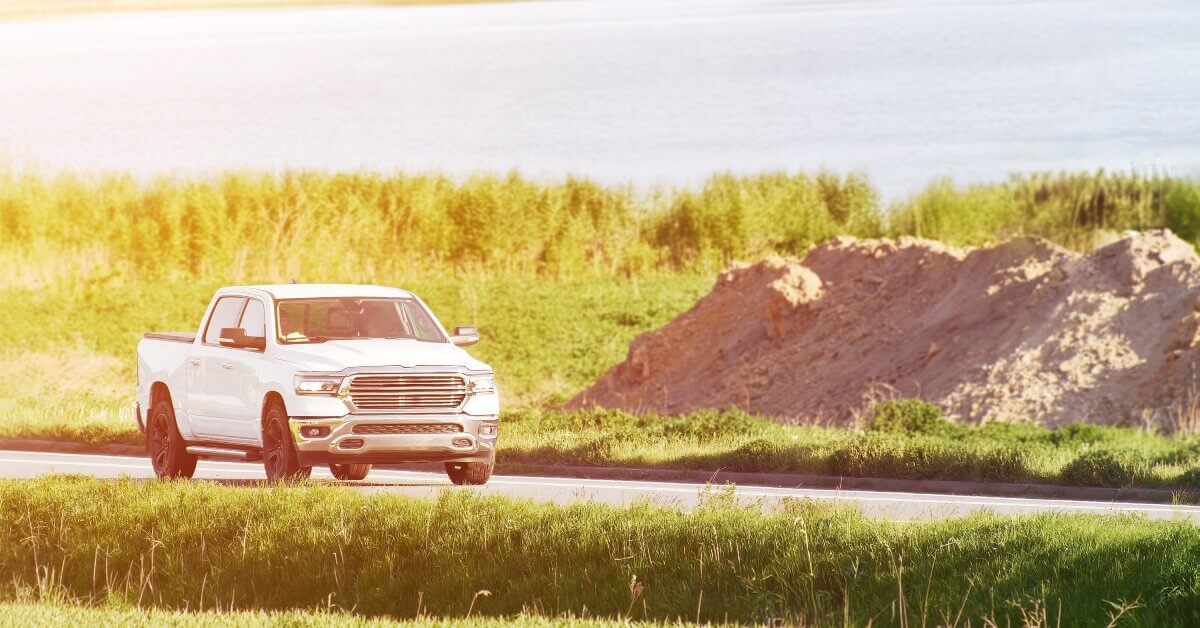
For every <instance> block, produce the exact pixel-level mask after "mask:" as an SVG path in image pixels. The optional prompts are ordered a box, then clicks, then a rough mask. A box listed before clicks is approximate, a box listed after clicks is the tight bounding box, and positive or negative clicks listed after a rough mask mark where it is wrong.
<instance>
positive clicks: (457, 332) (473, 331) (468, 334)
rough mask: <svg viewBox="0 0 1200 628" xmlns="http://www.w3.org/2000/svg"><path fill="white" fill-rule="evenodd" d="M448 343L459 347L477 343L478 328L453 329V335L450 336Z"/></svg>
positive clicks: (463, 327)
mask: <svg viewBox="0 0 1200 628" xmlns="http://www.w3.org/2000/svg"><path fill="white" fill-rule="evenodd" d="M450 342H453V343H454V344H456V345H458V346H460V347H469V346H471V345H473V344H475V343H477V342H479V328H478V327H469V326H462V327H455V328H454V333H453V334H452V335H451V336H450Z"/></svg>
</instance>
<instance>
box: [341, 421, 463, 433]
mask: <svg viewBox="0 0 1200 628" xmlns="http://www.w3.org/2000/svg"><path fill="white" fill-rule="evenodd" d="M462 431H463V428H462V426H461V425H459V424H457V423H391V424H364V425H355V426H354V433H355V434H458V433H460V432H462Z"/></svg>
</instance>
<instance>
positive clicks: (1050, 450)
mask: <svg viewBox="0 0 1200 628" xmlns="http://www.w3.org/2000/svg"><path fill="white" fill-rule="evenodd" d="M1198 190H1200V183H1198V182H1196V181H1193V180H1183V179H1171V178H1166V177H1160V176H1153V175H1151V176H1147V175H1140V174H1121V173H1115V174H1114V173H1103V172H1100V173H1094V174H1063V175H1027V176H1019V177H1014V178H1013V179H1011V180H1009V181H1006V182H1002V183H999V184H995V185H977V186H967V187H957V186H954V185H952V184H950V183H949V182H946V181H938V182H934V183H933V184H931V185H930V186H929V187H928V188H927V189H926V190H925V191H924V192H922V193H921V194H919V195H917V196H915V197H914V198H912V199H909V200H907V201H903V202H901V203H898V204H896V205H895V206H894V207H891V208H890V209H889V210H888V211H884V209H883V208H882V207H881V205H880V203H879V200H878V196H877V195H876V193H875V192H874V190H873V189H872V188H871V186H870V184H869V182H867V181H866V180H865V179H863V178H862V177H858V176H844V177H838V176H833V175H827V174H825V175H805V174H796V175H785V174H764V175H759V176H748V177H740V178H739V177H733V176H729V175H718V176H714V177H712V178H711V179H710V180H709V181H708V182H707V183H706V184H705V185H703V186H701V187H700V188H698V189H692V190H686V189H682V190H681V189H661V190H650V191H635V190H633V189H631V188H625V187H604V186H600V185H597V184H594V183H591V182H588V181H586V180H579V179H570V180H565V181H561V182H557V183H538V182H534V181H530V180H527V179H524V178H522V177H520V176H518V175H511V176H507V177H494V176H481V177H475V178H471V179H468V180H464V181H453V180H450V179H448V178H445V177H438V176H408V175H392V176H385V175H377V174H366V173H359V174H320V173H303V172H292V173H284V174H281V175H269V174H254V173H229V174H226V175H221V176H217V177H213V178H208V179H174V178H164V179H159V180H156V181H153V182H148V183H144V182H142V183H140V182H138V181H137V180H135V179H133V178H131V177H124V176H119V175H97V176H74V175H64V176H61V177H56V178H44V177H39V176H36V175H23V174H17V173H14V172H7V173H0V227H2V228H0V302H3V303H4V307H3V308H0V367H3V370H4V372H7V373H20V374H22V375H21V377H19V378H7V379H4V380H0V416H3V420H0V437H34V438H52V439H71V440H82V441H86V442H91V443H114V442H119V443H138V442H140V435H139V434H138V433H137V431H136V429H135V428H134V426H133V421H132V417H131V415H130V414H129V410H128V407H127V403H128V398H129V394H130V390H131V387H132V382H133V380H134V360H133V355H134V347H135V346H136V343H137V341H138V340H139V339H140V337H141V334H142V332H144V331H147V330H174V329H180V330H188V329H194V328H195V327H196V325H197V323H198V321H199V319H200V317H201V315H202V313H203V309H204V306H205V305H206V303H207V302H208V299H209V297H210V295H211V293H212V291H213V290H214V289H215V288H216V287H218V286H221V285H225V284H230V283H253V282H266V281H286V280H287V279H288V278H290V277H297V278H299V279H301V280H305V281H322V280H331V281H352V282H364V283H365V282H377V283H385V284H392V285H402V286H405V287H408V288H410V289H412V290H414V291H415V292H417V293H418V294H420V295H422V296H423V297H424V298H425V299H426V300H427V301H428V302H429V303H430V304H431V306H432V307H433V308H434V310H435V312H436V313H437V314H438V315H439V316H440V317H441V318H442V320H443V321H444V322H445V323H447V324H448V325H456V324H477V325H479V327H480V328H481V330H482V331H483V335H484V340H483V342H481V343H480V344H479V345H478V346H477V347H475V348H473V349H472V352H473V353H474V354H475V355H476V356H477V357H479V358H481V359H483V360H485V361H487V362H489V363H490V364H492V365H493V367H495V369H496V371H497V373H498V379H499V382H500V385H501V387H502V390H503V392H504V400H505V403H506V406H507V407H509V408H514V409H521V410H520V411H519V412H516V413H511V414H509V415H507V416H506V427H505V434H506V436H505V444H504V450H503V453H502V455H503V456H504V457H505V459H507V460H510V461H541V462H578V461H581V460H583V461H587V462H588V463H589V464H615V465H637V466H682V467H688V468H702V469H715V468H726V469H737V470H748V471H753V470H779V471H804V472H813V473H832V474H837V475H870V476H893V477H914V478H943V479H981V480H1007V481H1039V482H1042V481H1046V482H1065V483H1082V484H1093V485H1141V486H1171V487H1177V486H1178V487H1182V486H1192V485H1194V484H1197V483H1200V472H1197V471H1193V470H1192V469H1191V467H1190V466H1189V464H1188V460H1190V459H1191V458H1190V456H1191V455H1192V453H1193V451H1194V441H1193V440H1192V439H1191V438H1188V437H1167V436H1161V435H1155V434H1146V433H1143V432H1140V431H1138V430H1134V429H1112V430H1102V431H1101V432H1098V433H1091V432H1087V431H1086V430H1087V429H1090V428H1081V429H1082V430H1083V431H1080V432H1078V433H1076V432H1073V431H1071V430H1073V429H1075V428H1071V429H1069V430H1065V431H1062V432H1053V431H1050V430H1041V429H1038V428H1033V427H1029V426H1020V425H1018V426H990V425H989V426H985V427H982V428H955V429H958V430H960V431H959V432H946V433H938V434H930V433H926V432H923V431H921V430H915V431H914V430H909V431H908V432H903V433H902V432H896V431H880V430H875V431H866V432H861V431H854V430H849V431H847V430H837V429H831V428H822V427H785V426H779V425H775V424H773V423H771V422H769V421H766V420H763V419H761V418H755V417H744V416H742V415H738V414H725V415H717V414H701V415H695V416H689V417H681V418H669V417H667V418H662V417H649V418H647V417H642V418H638V417H631V416H629V415H623V414H620V413H599V414H595V413H577V414H561V413H556V412H553V411H552V410H550V409H551V408H553V407H555V406H556V404H558V403H560V402H562V401H565V400H566V399H568V398H570V397H571V396H573V395H574V394H576V393H578V392H579V391H581V390H582V389H583V388H584V387H586V386H587V385H588V384H590V383H591V382H592V381H594V380H595V379H596V378H597V377H599V376H600V375H601V374H602V373H604V372H605V371H606V370H607V369H608V368H610V367H611V366H612V365H613V364H615V363H617V362H618V361H620V360H621V359H622V358H623V357H624V356H625V353H626V351H627V347H628V344H629V342H630V341H631V340H632V339H633V337H634V336H636V335H637V334H638V333H642V332H644V331H648V330H650V329H654V328H656V327H659V326H661V325H662V324H664V323H666V322H667V321H668V320H670V319H671V318H672V317H674V316H675V315H677V314H678V313H680V312H682V311H684V310H686V309H687V308H688V307H690V306H691V304H692V303H694V302H695V300H696V299H697V298H698V297H699V296H701V295H702V294H704V293H705V292H707V290H708V289H709V288H710V287H711V285H712V282H713V277H714V276H715V271H716V269H718V268H720V267H722V266H723V265H724V264H725V263H727V262H729V261H730V260H733V259H738V258H746V259H753V258H756V257H758V256H761V255H764V254H767V253H773V252H782V253H791V254H801V253H803V251H804V250H806V249H807V248H808V247H809V246H811V245H813V244H814V243H818V242H821V241H824V240H826V239H828V238H830V237H832V236H834V235H837V234H850V235H858V236H875V235H884V234H886V235H905V234H913V235H921V236H926V237H937V238H941V239H944V240H947V241H949V242H951V243H958V244H972V243H980V242H983V241H986V240H988V239H990V238H993V237H1001V236H1003V235H1006V234H1024V233H1033V234H1040V235H1043V236H1046V237H1049V238H1052V239H1056V240H1058V241H1060V242H1062V243H1065V244H1068V245H1071V246H1075V247H1078V248H1087V247H1088V246H1091V245H1092V244H1095V243H1097V242H1100V241H1102V240H1103V239H1104V238H1105V237H1109V236H1106V235H1104V234H1106V233H1109V232H1111V231H1115V230H1120V229H1124V228H1130V227H1133V228H1140V227H1152V226H1162V225H1168V226H1171V227H1172V228H1174V229H1176V230H1177V231H1178V232H1179V233H1181V234H1183V235H1184V236H1186V237H1188V238H1190V239H1192V240H1193V241H1194V240H1195V238H1196V237H1197V235H1198V234H1200V192H1198ZM64 365H69V369H70V370H69V374H70V375H69V377H64V376H63V369H64ZM685 425H698V426H705V429H706V430H710V431H708V432H698V431H689V429H685V427H684V426H685ZM664 426H667V427H664ZM660 428H661V429H660ZM662 430H667V431H662ZM1056 439H1057V440H1056ZM1089 439H1091V440H1089Z"/></svg>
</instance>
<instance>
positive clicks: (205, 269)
mask: <svg viewBox="0 0 1200 628" xmlns="http://www.w3.org/2000/svg"><path fill="white" fill-rule="evenodd" d="M0 226H2V227H3V229H0V271H2V272H0V277H2V278H3V279H2V281H3V283H2V284H0V285H9V286H41V285H45V284H47V283H52V282H54V281H56V280H62V279H68V280H70V279H86V280H88V281H98V280H114V279H115V280H122V281H123V282H125V283H142V282H146V281H148V280H167V281H178V280H182V279H191V280H196V279H200V280H207V281H211V282H217V283H226V282H229V281H245V280H248V279H251V278H258V279H275V280H280V279H283V280H286V279H287V278H289V277H300V278H303V279H306V280H309V281H316V280H325V279H343V280H352V281H360V282H371V281H379V280H383V279H395V278H398V277H402V278H407V279H413V278H417V277H419V276H425V277H439V278H441V277H446V276H448V275H456V276H463V277H470V278H478V277H480V276H482V275H491V276H504V277H511V276H515V275H522V276H531V275H536V276H541V277H553V278H560V279H562V278H574V279H588V278H596V277H614V276H634V275H647V274H661V273H664V272H670V273H675V272H687V273H700V274H712V273H714V272H716V271H717V270H719V269H720V268H721V267H723V266H724V265H725V264H727V263H728V262H730V261H732V260H734V259H745V258H751V259H752V258H757V257H761V256H762V255H764V254H766V253H772V252H778V253H787V254H802V253H803V252H804V251H805V250H807V248H808V247H809V246H811V245H812V244H814V243H819V242H822V241H825V240H827V239H829V238H831V237H833V236H836V235H851V236H859V237H873V236H879V235H892V236H898V235H918V236H922V237H927V238H936V239H941V240H944V241H947V242H949V243H951V244H978V243H982V242H985V241H992V240H995V239H999V238H1003V237H1006V236H1011V235H1040V236H1044V237H1046V238H1049V239H1051V240H1054V241H1057V242H1060V243H1062V244H1065V245H1068V246H1073V247H1076V248H1084V249H1086V248H1089V247H1090V246H1092V245H1094V244H1096V243H1097V242H1098V241H1102V240H1104V239H1105V238H1108V237H1111V235H1106V234H1111V233H1112V232H1115V231H1120V230H1123V229H1144V228H1149V227H1163V226H1165V227H1170V228H1171V229H1173V230H1175V231H1176V232H1177V233H1179V234H1180V235H1181V236H1182V237H1184V238H1185V239H1188V240H1190V241H1192V242H1195V241H1196V238H1197V236H1198V235H1200V182H1198V181H1196V180H1188V179H1176V178H1167V177H1161V176H1156V175H1141V174H1124V173H1115V174H1114V173H1104V172H1098V173H1094V174H1059V175H1051V174H1039V175H1028V176H1016V177H1013V178H1012V179H1011V180H1009V181H1007V182H1003V183H999V184H987V185H972V186H967V187H959V186H955V185H953V184H952V183H950V182H948V181H935V182H934V183H932V184H930V185H929V186H928V188H926V190H924V191H923V192H921V193H920V194H918V195H916V196H914V197H913V198H912V199H909V200H907V201H903V202H900V203H897V204H895V205H894V206H893V207H891V208H890V211H888V212H884V211H883V209H882V208H881V206H880V203H879V201H878V195H877V194H876V193H875V191H874V189H873V188H872V187H871V186H870V184H869V182H868V181H867V180H866V179H864V178H863V177H859V176H853V175H852V176H845V177H841V176H835V175H829V174H822V175H816V176H810V175H805V174H795V175H789V174H781V173H772V174H763V175H756V176H746V177H734V176H730V175H717V176H714V177H712V178H710V179H709V180H708V181H707V182H706V183H705V184H704V185H703V186H702V187H701V188H699V189H696V190H690V189H673V188H662V189H655V190H643V191H635V190H633V189H631V188H629V187H605V186H601V185H598V184H595V183H593V182H589V181H587V180H581V179H568V180H565V181H561V182H548V183H536V182H532V181H530V180H527V179H524V178H522V177H520V176H518V175H515V174H514V175H510V176H508V177H495V176H480V177H474V178H471V179H467V180H465V181H458V182H456V181H452V180H450V179H448V178H445V177H440V176H409V175H391V176H384V175H377V174H367V173H360V174H320V173H303V172H290V173H284V174H281V175H272V174H256V173H229V174H226V175H222V176H219V177H215V178H210V179H172V178H164V179H159V180H156V181H154V182H151V183H139V182H138V181H136V180H135V179H133V178H132V177H127V176H119V175H103V176H101V175H97V176H90V177H85V176H72V175H63V176H59V177H56V178H43V177H39V176H36V175H19V174H14V173H7V174H5V173H0Z"/></svg>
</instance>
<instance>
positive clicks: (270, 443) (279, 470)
mask: <svg viewBox="0 0 1200 628" xmlns="http://www.w3.org/2000/svg"><path fill="white" fill-rule="evenodd" d="M265 436H266V438H264V439H263V440H264V441H265V442H264V443H263V459H264V460H266V466H267V470H268V471H269V472H270V475H271V476H272V477H279V476H281V475H283V433H282V428H281V427H280V425H279V419H276V418H273V419H271V420H270V421H269V422H268V423H267V433H266V435H265Z"/></svg>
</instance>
